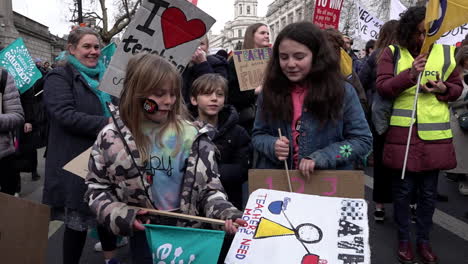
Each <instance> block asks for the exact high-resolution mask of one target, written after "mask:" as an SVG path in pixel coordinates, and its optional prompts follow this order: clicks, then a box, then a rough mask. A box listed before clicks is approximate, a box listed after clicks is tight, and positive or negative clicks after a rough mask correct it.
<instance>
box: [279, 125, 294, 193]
mask: <svg viewBox="0 0 468 264" xmlns="http://www.w3.org/2000/svg"><path fill="white" fill-rule="evenodd" d="M278 134H279V136H280V138H281V137H282V136H281V129H280V128H278ZM284 168H285V169H286V177H287V178H288V186H289V192H292V185H291V177H290V176H289V169H288V161H287V160H284Z"/></svg>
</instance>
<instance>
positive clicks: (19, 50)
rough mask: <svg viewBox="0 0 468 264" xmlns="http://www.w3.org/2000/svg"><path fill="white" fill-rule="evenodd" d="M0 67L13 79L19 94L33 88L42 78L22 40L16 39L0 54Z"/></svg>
mask: <svg viewBox="0 0 468 264" xmlns="http://www.w3.org/2000/svg"><path fill="white" fill-rule="evenodd" d="M0 66H2V67H4V68H5V69H6V70H7V71H8V73H9V74H10V75H11V76H12V77H13V78H14V80H15V84H16V87H17V88H18V90H19V92H20V93H21V94H23V93H24V92H26V91H27V90H28V89H29V88H31V87H33V85H34V84H35V83H36V81H37V80H39V79H40V78H41V77H42V73H41V72H40V71H39V69H38V68H37V67H36V64H35V63H34V61H33V60H32V58H31V55H30V54H29V51H28V49H27V48H26V45H24V42H23V38H18V39H16V40H15V41H13V42H12V43H11V44H10V45H8V47H6V48H5V49H3V50H2V51H1V52H0Z"/></svg>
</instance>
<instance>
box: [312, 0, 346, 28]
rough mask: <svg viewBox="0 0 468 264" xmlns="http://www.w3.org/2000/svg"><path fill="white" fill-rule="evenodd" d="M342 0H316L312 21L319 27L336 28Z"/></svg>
mask: <svg viewBox="0 0 468 264" xmlns="http://www.w3.org/2000/svg"><path fill="white" fill-rule="evenodd" d="M342 5H343V0H316V2H315V9H314V17H313V20H312V23H314V24H315V25H317V26H318V27H319V28H321V29H326V28H335V29H338V24H339V22H340V13H341V6H342Z"/></svg>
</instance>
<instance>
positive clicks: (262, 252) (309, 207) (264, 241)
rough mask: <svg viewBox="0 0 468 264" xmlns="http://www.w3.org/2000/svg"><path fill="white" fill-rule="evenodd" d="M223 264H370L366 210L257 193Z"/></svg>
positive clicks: (342, 202)
mask: <svg viewBox="0 0 468 264" xmlns="http://www.w3.org/2000/svg"><path fill="white" fill-rule="evenodd" d="M242 218H243V219H244V220H245V221H247V223H248V226H246V227H239V231H238V232H237V233H236V236H235V238H234V241H233V242H232V244H231V248H230V249H229V253H228V255H227V257H226V260H225V263H226V264H254V263H265V260H266V259H268V263H270V264H276V263H278V264H280V263H281V264H283V263H288V264H361V263H362V264H368V263H370V247H369V227H368V223H367V204H366V201H365V200H363V199H351V198H336V197H322V196H315V195H305V194H298V193H289V192H281V191H274V190H266V189H259V190H257V191H255V192H253V193H252V194H251V195H250V197H249V201H248V202H247V206H246V209H245V211H244V215H243V217H242Z"/></svg>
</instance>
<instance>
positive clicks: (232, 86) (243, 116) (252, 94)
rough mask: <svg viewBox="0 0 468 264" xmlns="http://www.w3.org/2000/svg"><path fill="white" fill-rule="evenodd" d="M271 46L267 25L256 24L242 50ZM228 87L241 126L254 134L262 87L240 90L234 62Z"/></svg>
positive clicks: (229, 97) (231, 62) (245, 40)
mask: <svg viewBox="0 0 468 264" xmlns="http://www.w3.org/2000/svg"><path fill="white" fill-rule="evenodd" d="M269 46H270V32H269V30H268V27H267V25H265V24H263V23H255V24H252V25H250V26H249V27H248V28H247V29H246V31H245V34H244V42H243V44H242V49H258V48H267V47H269ZM228 63H229V67H228V69H229V71H228V81H229V82H228V86H229V92H228V96H227V100H228V101H227V102H228V103H229V104H230V105H233V106H234V107H235V108H236V110H237V112H239V125H241V126H242V127H244V128H245V129H246V130H247V132H248V133H249V134H250V133H252V125H253V122H254V119H255V102H256V100H257V95H256V94H258V92H259V91H260V89H261V88H260V87H259V88H257V89H256V90H248V91H241V90H240V88H239V79H238V76H237V73H236V67H235V66H234V60H233V59H232V58H231V59H230V60H229V61H228Z"/></svg>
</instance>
